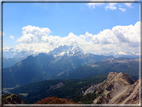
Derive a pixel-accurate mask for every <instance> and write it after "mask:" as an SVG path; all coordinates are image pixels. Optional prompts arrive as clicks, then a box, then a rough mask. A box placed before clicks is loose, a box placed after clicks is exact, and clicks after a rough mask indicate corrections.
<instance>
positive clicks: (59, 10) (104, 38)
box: [3, 3, 140, 55]
mask: <svg viewBox="0 0 142 107" xmlns="http://www.w3.org/2000/svg"><path fill="white" fill-rule="evenodd" d="M139 8H140V5H139V3H3V33H4V35H3V49H4V50H8V49H10V48H13V51H16V50H17V51H30V50H33V51H34V53H40V52H45V53H48V52H49V51H51V50H53V49H54V48H56V47H58V46H60V45H76V46H79V47H80V48H81V49H82V50H83V51H84V53H93V54H103V53H109V52H114V53H115V52H117V53H119V54H123V55H124V54H128V53H129V52H131V53H135V54H139V53H140V50H139V48H140V10H139Z"/></svg>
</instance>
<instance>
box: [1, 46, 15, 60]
mask: <svg viewBox="0 0 142 107" xmlns="http://www.w3.org/2000/svg"><path fill="white" fill-rule="evenodd" d="M15 54H16V53H15V52H14V51H13V48H10V49H4V50H3V57H4V58H13V57H14V56H15Z"/></svg>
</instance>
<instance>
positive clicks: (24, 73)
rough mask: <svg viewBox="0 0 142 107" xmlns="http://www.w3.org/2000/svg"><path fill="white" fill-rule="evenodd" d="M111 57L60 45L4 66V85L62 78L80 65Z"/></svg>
mask: <svg viewBox="0 0 142 107" xmlns="http://www.w3.org/2000/svg"><path fill="white" fill-rule="evenodd" d="M110 58H113V56H103V55H94V54H84V53H83V51H82V50H81V49H80V48H79V47H76V46H74V47H73V46H59V47H58V48H55V49H54V50H53V51H51V52H49V53H48V54H45V53H40V54H39V55H37V56H32V55H31V56H28V57H27V58H26V59H24V60H22V61H20V62H18V63H16V64H15V65H13V66H11V67H8V68H4V69H3V87H4V88H11V87H15V86H21V85H25V84H29V83H34V82H38V81H42V80H49V79H56V78H60V76H62V75H63V74H64V73H69V72H70V71H72V70H75V69H76V68H78V67H80V66H83V65H86V64H89V63H93V62H97V61H102V60H106V59H110ZM88 76H90V75H88ZM60 79H65V78H60Z"/></svg>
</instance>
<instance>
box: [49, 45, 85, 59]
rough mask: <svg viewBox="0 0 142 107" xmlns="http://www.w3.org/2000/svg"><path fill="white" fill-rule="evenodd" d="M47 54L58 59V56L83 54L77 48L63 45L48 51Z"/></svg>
mask: <svg viewBox="0 0 142 107" xmlns="http://www.w3.org/2000/svg"><path fill="white" fill-rule="evenodd" d="M48 54H53V55H54V56H55V57H58V56H64V55H67V56H73V55H80V54H84V52H83V51H82V49H81V48H79V47H78V46H73V45H71V46H67V45H64V46H59V47H57V48H55V49H54V50H52V51H50V52H49V53H48Z"/></svg>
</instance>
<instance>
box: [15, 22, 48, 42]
mask: <svg viewBox="0 0 142 107" xmlns="http://www.w3.org/2000/svg"><path fill="white" fill-rule="evenodd" d="M22 30H23V32H22V34H23V35H22V36H21V38H18V39H17V42H22V43H39V42H41V39H42V36H48V35H49V34H50V33H51V31H50V29H49V28H39V27H35V26H31V25H29V26H26V27H23V28H22Z"/></svg>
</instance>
